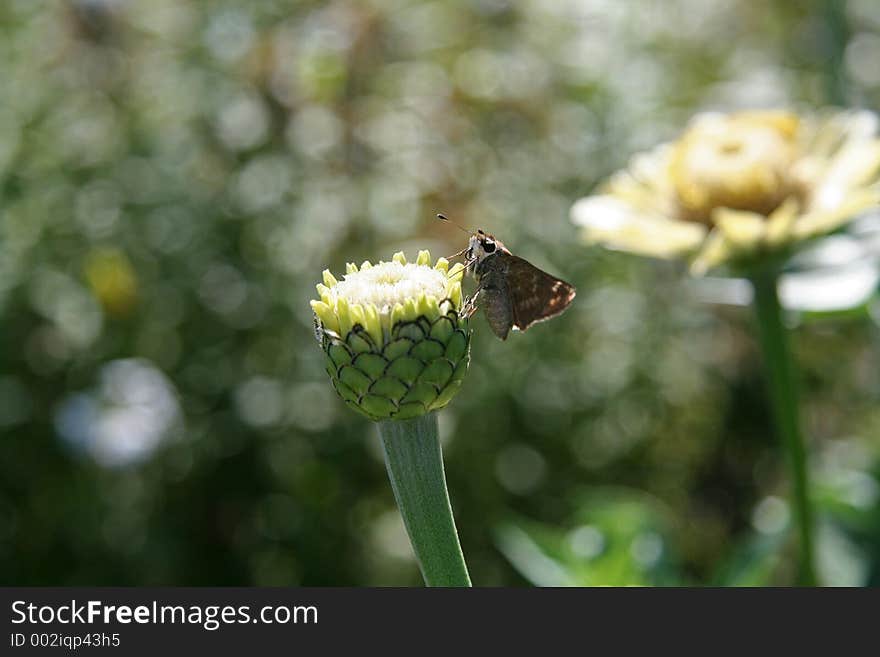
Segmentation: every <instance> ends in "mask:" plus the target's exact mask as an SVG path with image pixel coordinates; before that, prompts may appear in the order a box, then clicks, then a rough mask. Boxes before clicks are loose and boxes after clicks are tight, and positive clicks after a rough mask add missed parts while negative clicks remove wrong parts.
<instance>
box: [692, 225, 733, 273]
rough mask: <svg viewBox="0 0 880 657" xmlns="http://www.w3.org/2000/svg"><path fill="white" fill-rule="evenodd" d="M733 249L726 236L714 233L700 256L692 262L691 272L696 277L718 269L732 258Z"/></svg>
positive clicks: (707, 240)
mask: <svg viewBox="0 0 880 657" xmlns="http://www.w3.org/2000/svg"><path fill="white" fill-rule="evenodd" d="M730 254H731V249H730V245H729V244H728V242H727V240H726V239H725V238H724V235H723V234H722V233H721V232H719V231H712V233H710V235H709V237H708V238H707V239H706V243H705V244H704V245H703V248H702V249H701V250H700V253H699V255H697V257H696V258H695V259H694V260H693V262H691V267H690V271H691V274H693V275H694V276H702V275H703V274H705V273H706V272H707V271H709V270H710V269H712V268H713V267H717V266H718V265H720V264H721V263H723V262H724V261H725V260H727V259H728V258H729V257H730Z"/></svg>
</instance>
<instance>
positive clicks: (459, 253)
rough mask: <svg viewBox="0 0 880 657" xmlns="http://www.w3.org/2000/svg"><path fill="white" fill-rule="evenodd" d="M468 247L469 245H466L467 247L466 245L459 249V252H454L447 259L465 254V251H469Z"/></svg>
mask: <svg viewBox="0 0 880 657" xmlns="http://www.w3.org/2000/svg"><path fill="white" fill-rule="evenodd" d="M468 248H469V247H467V246H466V247H464V248H463V249H462V250H461V251H459V252H457V253H453V254H452V255H451V256H446V259H447V260H452V259H453V258H457V257H458V256H462V255H464V254H465V253H467V250H468Z"/></svg>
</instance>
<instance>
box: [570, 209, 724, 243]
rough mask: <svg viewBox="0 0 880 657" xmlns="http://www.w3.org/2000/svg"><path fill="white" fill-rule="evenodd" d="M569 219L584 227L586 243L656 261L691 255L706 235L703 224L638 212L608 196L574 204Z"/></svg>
mask: <svg viewBox="0 0 880 657" xmlns="http://www.w3.org/2000/svg"><path fill="white" fill-rule="evenodd" d="M571 220H572V222H573V223H575V224H576V225H578V226H581V227H582V228H583V236H584V238H585V239H586V240H587V241H588V242H591V243H598V244H603V245H605V246H607V247H609V248H612V249H619V250H624V251H631V252H633V253H638V254H641V255H647V256H654V257H657V258H673V257H676V256H679V255H682V254H686V253H691V252H694V251H696V250H697V249H698V248H699V247H700V245H701V244H702V243H703V240H704V239H705V237H706V233H707V229H706V227H705V226H703V225H702V224H698V223H694V222H688V221H678V220H675V219H670V218H667V217H663V216H659V215H651V214H647V213H644V212H639V211H638V210H637V209H636V208H634V207H633V206H631V205H630V204H628V203H626V202H624V201H621V200H620V199H617V198H615V197H613V196H608V195H603V196H592V197H587V198H583V199H580V200H579V201H577V202H576V203H575V204H574V205H573V206H572V208H571Z"/></svg>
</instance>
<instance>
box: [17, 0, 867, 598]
mask: <svg viewBox="0 0 880 657" xmlns="http://www.w3.org/2000/svg"><path fill="white" fill-rule="evenodd" d="M878 61H880V3H877V2H876V0H849V2H835V1H833V0H827V1H826V0H805V1H804V2H799V3H789V2H762V3H757V2H748V1H746V0H713V1H712V2H703V1H702V0H667V1H665V2H658V1H655V0H628V1H626V2H617V1H615V0H583V1H574V0H529V1H526V2H511V1H505V0H453V1H449V2H417V1H407V0H368V1H365V2H342V1H335V2H334V1H331V2H305V1H303V2H296V1H292V0H291V1H287V0H274V1H265V2H245V1H243V0H228V1H223V0H217V1H205V2H195V1H190V2H184V1H180V0H68V1H66V2H60V1H58V0H52V1H40V0H4V2H3V3H2V4H0V582H2V583H3V584H7V585H11V584H32V585H36V584H83V585H84V584H105V585H110V584H115V585H136V584H142V585H158V584H167V585H208V584H212V585H249V584H250V585H410V584H412V585H416V584H420V583H421V578H420V576H419V573H418V569H417V566H416V564H415V562H414V561H413V558H412V554H411V551H410V548H409V545H408V541H407V538H406V535H405V533H404V530H403V526H402V523H401V521H400V519H399V516H398V514H397V511H396V509H395V507H394V501H393V497H392V493H391V489H390V486H389V483H388V480H387V477H386V474H385V471H384V466H383V463H382V459H381V451H380V448H379V445H378V436H377V433H376V430H375V427H374V426H373V425H372V424H371V423H369V422H368V421H366V420H364V419H363V418H361V417H359V416H356V415H355V414H354V413H352V412H350V411H349V410H347V409H346V408H345V407H344V405H343V403H342V402H341V401H340V400H338V399H337V398H336V397H335V395H334V392H333V390H332V388H331V386H330V384H329V382H328V381H327V379H326V375H325V373H324V371H323V368H322V353H321V351H320V349H319V348H318V347H317V346H316V344H315V342H314V337H313V331H312V316H311V311H310V309H309V305H308V300H309V299H310V298H313V297H314V296H315V290H314V285H315V283H317V282H319V280H320V274H321V270H322V269H324V268H325V267H330V268H331V269H332V270H334V271H336V272H341V271H344V263H345V262H347V261H355V262H360V261H362V260H365V259H372V260H376V259H380V258H389V257H390V255H391V254H392V253H393V252H394V251H397V250H399V249H402V250H404V251H406V252H407V253H408V254H410V255H411V256H414V255H415V253H416V251H417V250H418V249H420V248H430V249H431V251H432V253H433V254H434V255H435V256H439V255H448V254H451V253H453V252H455V251H458V250H459V249H460V248H461V246H462V244H463V239H464V236H463V235H462V234H461V233H459V232H458V231H456V230H454V229H453V228H451V227H449V226H448V225H443V224H440V223H439V222H436V220H434V219H433V216H434V213H435V212H439V211H442V212H445V213H446V214H448V215H449V216H450V217H452V218H454V219H456V220H457V221H459V222H460V223H462V224H464V225H466V226H472V227H481V228H484V229H486V230H488V231H490V232H493V233H495V234H497V235H498V236H499V237H500V238H501V239H502V240H504V241H505V243H506V244H507V245H508V246H509V247H510V248H511V249H512V250H513V251H514V252H516V253H518V254H519V255H522V256H524V257H526V258H527V259H529V260H531V261H532V262H533V263H535V264H536V265H538V266H540V267H542V268H544V269H547V270H549V271H551V272H553V273H555V274H557V275H559V276H561V277H563V278H565V279H567V280H570V281H571V282H573V283H574V284H575V285H577V287H578V297H577V299H576V300H575V303H574V304H573V306H572V308H571V309H570V310H569V311H568V312H567V313H566V314H565V315H563V316H562V317H561V318H559V319H556V320H554V321H553V322H550V323H547V324H542V325H540V326H537V327H535V328H534V329H532V330H530V331H529V332H528V333H527V334H518V335H513V336H512V338H511V339H510V340H508V341H507V342H506V343H501V342H499V341H497V340H496V339H495V338H494V337H493V336H492V335H491V333H490V331H489V330H488V327H487V326H486V325H485V323H484V320H483V319H482V317H481V316H478V317H477V318H476V319H475V321H474V323H473V326H474V328H475V334H474V341H473V350H472V362H471V368H470V373H469V375H468V377H467V378H466V380H465V383H464V386H463V388H462V391H461V393H460V394H459V395H458V397H457V398H456V399H455V400H454V402H453V403H452V404H451V405H450V406H449V407H448V408H447V409H446V410H444V411H443V412H442V413H441V414H440V422H441V432H442V434H443V439H444V446H445V447H444V448H445V453H446V462H447V476H448V480H449V487H450V493H451V496H452V501H453V506H454V509H455V513H456V517H457V520H458V526H459V531H460V534H461V540H462V544H463V547H464V551H465V554H466V555H467V558H468V562H469V566H470V570H471V575H472V578H473V580H474V582H475V583H476V584H478V585H514V586H519V585H528V584H788V583H791V582H792V580H793V575H794V572H793V565H792V560H791V558H790V557H791V548H792V545H791V541H790V535H789V515H790V514H789V509H788V506H787V504H786V502H785V501H784V500H785V496H786V491H787V488H786V477H785V471H784V463H783V461H782V455H781V453H780V451H779V450H778V449H777V442H776V439H775V437H774V435H773V432H772V430H771V428H770V427H771V424H770V417H769V409H768V407H767V406H766V402H765V400H764V391H763V387H762V378H761V369H760V361H759V357H758V352H757V349H756V345H755V343H754V341H753V338H752V331H751V316H750V314H749V309H748V307H744V306H743V305H742V304H743V303H744V302H745V301H747V297H745V301H744V295H743V289H742V287H741V286H740V285H738V283H737V281H730V280H722V279H711V278H710V279H707V280H705V281H702V282H699V283H696V282H694V281H688V280H687V279H686V277H685V276H683V274H682V271H681V270H680V268H679V267H678V266H677V265H673V264H669V263H658V262H652V261H648V260H642V259H639V258H635V257H631V256H627V255H624V254H616V253H608V252H603V251H601V250H599V249H588V248H586V247H582V246H579V245H578V244H577V242H576V239H575V237H576V230H575V228H574V227H573V226H572V225H571V224H570V223H569V221H568V209H569V207H570V205H571V203H572V202H573V201H574V200H575V199H577V198H578V197H579V196H583V195H585V194H587V193H589V192H590V191H591V190H592V189H593V188H594V186H595V185H596V184H597V183H598V182H599V181H601V180H602V179H603V178H604V177H605V176H607V175H608V174H609V173H611V172H613V171H614V170H615V169H616V168H618V167H620V166H622V165H624V164H625V163H626V161H627V159H628V158H629V157H630V156H631V155H632V154H633V153H634V152H636V151H638V150H641V149H644V148H647V147H650V146H653V145H654V144H656V143H658V142H660V141H663V140H666V139H669V138H672V137H674V136H675V134H676V133H677V132H679V131H680V130H681V128H682V126H683V125H684V124H685V122H686V121H687V120H688V118H689V117H690V116H691V115H692V114H694V113H695V112H697V111H700V110H705V109H722V110H730V109H738V108H744V107H767V106H786V107H794V108H796V109H799V108H810V107H817V106H824V105H828V104H835V105H844V106H859V107H868V108H876V107H877V104H878V100H880V67H878V66H877V62H878ZM872 222H873V223H872ZM876 223H877V221H876V218H874V219H872V218H871V217H868V218H867V219H865V220H863V221H862V222H860V223H858V224H856V225H855V227H854V228H853V229H852V230H851V231H850V234H849V235H843V236H838V237H837V238H835V239H837V240H838V242H837V243H836V244H837V248H836V249H831V250H825V251H822V250H819V251H818V252H816V253H813V254H812V255H811V256H810V257H809V258H807V259H806V260H804V263H803V267H802V269H805V270H806V273H805V274H804V275H803V276H801V277H800V278H798V277H797V276H796V275H794V274H793V275H792V277H791V278H790V279H789V280H788V282H787V292H786V302H787V303H788V304H789V306H790V308H791V309H792V311H793V312H792V315H791V320H792V326H793V327H795V333H794V340H795V348H796V351H797V354H798V357H799V359H800V363H801V370H802V379H803V395H804V400H803V414H804V419H805V430H806V433H807V434H808V436H809V438H810V449H811V466H812V470H813V473H814V477H815V482H816V491H817V495H818V496H819V500H820V508H821V517H820V550H819V552H820V554H819V560H820V571H821V577H822V579H823V581H824V582H825V583H827V584H838V585H864V584H880V405H878V400H880V369H878V367H877V362H878V348H880V328H878V321H880V305H878V302H877V296H876V292H877V280H878V269H877V261H876V259H873V258H872V252H871V250H870V249H867V248H866V247H865V245H866V244H868V243H869V242H870V240H871V239H873V244H874V246H876V245H877V239H876V236H877V231H876V230H875V229H876ZM871 236H873V237H871ZM840 240H843V242H840ZM841 244H842V245H843V246H840V245H841ZM841 248H843V249H844V252H845V250H846V248H849V249H850V251H849V252H848V253H856V254H857V255H858V258H857V261H858V262H857V266H855V267H853V266H850V265H851V264H852V260H853V259H852V258H851V257H847V258H845V259H844V260H845V263H844V264H846V263H849V264H846V266H840V263H837V262H835V261H834V259H835V257H837V256H839V255H840V253H841ZM853 249H855V251H853Z"/></svg>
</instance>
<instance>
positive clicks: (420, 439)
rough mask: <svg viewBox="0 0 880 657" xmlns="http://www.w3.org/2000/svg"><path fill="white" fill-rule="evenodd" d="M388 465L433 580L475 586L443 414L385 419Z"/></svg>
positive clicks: (408, 525)
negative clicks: (453, 496) (460, 528)
mask: <svg viewBox="0 0 880 657" xmlns="http://www.w3.org/2000/svg"><path fill="white" fill-rule="evenodd" d="M379 433H380V434H381V435H382V447H383V449H384V451H385V465H386V466H387V468H388V477H389V478H390V479H391V487H392V488H393V489H394V498H395V499H396V500H397V507H398V508H399V509H400V514H401V515H402V516H403V522H404V524H406V531H407V533H408V534H409V539H410V541H411V542H412V546H413V550H414V551H415V553H416V558H417V559H418V561H419V567H420V568H421V570H422V576H423V577H424V578H425V583H426V584H427V585H428V586H470V585H471V580H470V577H469V576H468V571H467V566H466V565H465V562H464V555H462V552H461V546H460V545H459V542H458V532H456V530H455V520H454V519H453V517H452V507H451V506H450V505H449V494H448V493H447V492H446V476H445V474H444V472H443V454H442V452H441V450H440V440H439V438H438V434H437V414H436V413H428V414H426V415H422V416H420V417H417V418H413V419H411V420H385V421H383V422H379Z"/></svg>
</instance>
